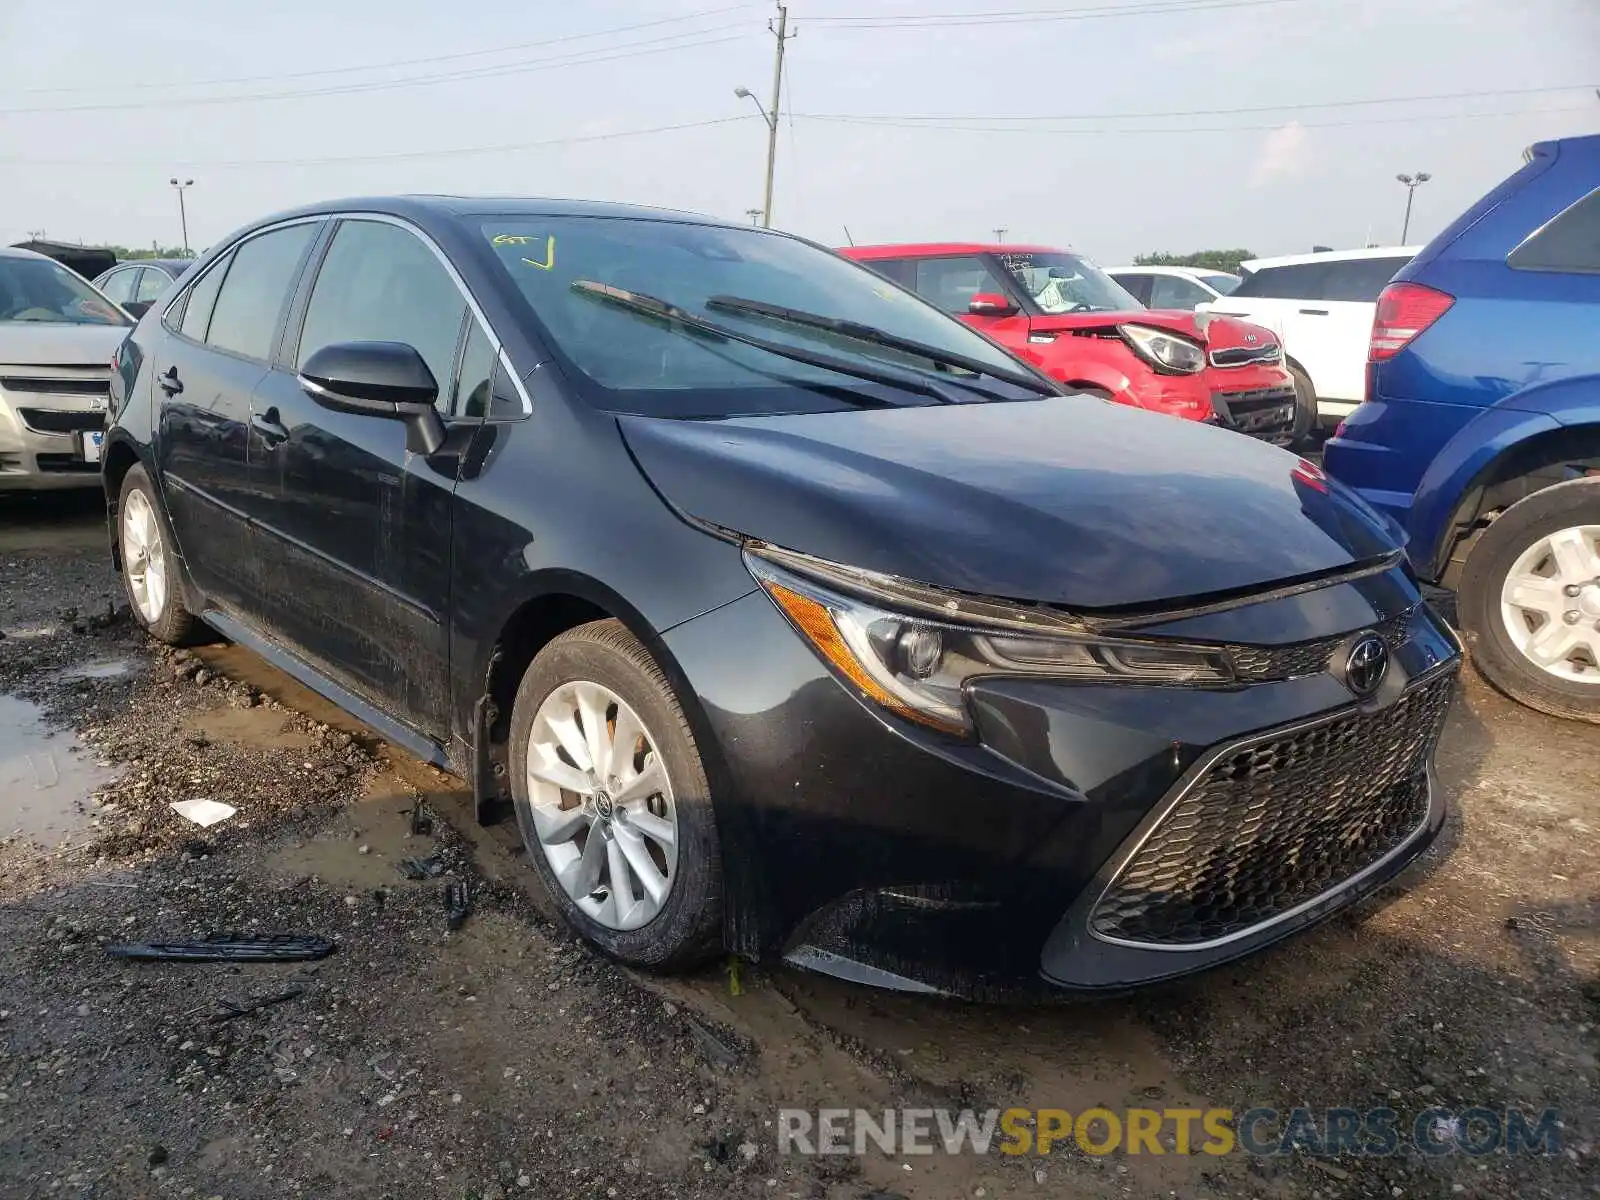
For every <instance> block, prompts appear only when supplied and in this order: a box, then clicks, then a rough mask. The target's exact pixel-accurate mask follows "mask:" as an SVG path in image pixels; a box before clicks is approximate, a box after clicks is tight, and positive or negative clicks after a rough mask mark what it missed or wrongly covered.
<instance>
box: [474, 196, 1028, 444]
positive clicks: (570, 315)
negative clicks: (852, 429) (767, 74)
mask: <svg viewBox="0 0 1600 1200" xmlns="http://www.w3.org/2000/svg"><path fill="white" fill-rule="evenodd" d="M482 232H483V236H484V239H485V240H486V241H487V242H488V244H489V246H490V248H491V249H492V251H493V254H494V257H495V258H496V259H497V260H498V262H499V263H500V265H501V266H502V267H503V268H504V270H505V271H506V272H507V273H508V274H509V276H510V277H511V279H512V281H513V282H514V283H515V284H516V287H517V289H518V290H519V291H520V292H521V293H522V295H523V296H524V297H526V299H527V300H528V303H529V304H530V306H531V307H532V309H533V314H534V317H535V319H536V321H537V322H538V324H539V325H540V326H541V327H542V329H543V331H544V332H545V334H546V335H547V338H548V340H549V342H550V343H551V348H552V349H553V350H554V351H555V353H556V354H557V356H558V357H559V358H560V359H563V360H564V363H563V365H564V366H570V367H571V368H572V369H573V371H574V372H575V373H576V375H577V376H578V377H579V379H578V382H579V384H580V388H581V389H582V390H585V391H586V392H587V393H588V394H589V398H590V400H591V402H593V403H595V404H597V405H598V406H599V407H602V408H606V409H609V410H611V411H617V412H634V413H644V414H647V415H652V416H673V417H718V416H741V415H753V414H759V413H773V412H796V411H827V410H832V409H843V408H850V407H856V406H859V405H860V404H864V403H874V404H882V403H906V404H921V403H927V402H929V397H927V396H926V395H922V394H913V393H909V392H905V391H903V390H897V389H896V388H895V387H894V386H893V384H892V383H890V382H887V380H888V379H892V378H893V377H894V376H895V375H896V374H898V375H899V376H902V377H908V376H911V377H926V378H928V379H934V380H937V379H953V378H957V377H961V378H965V379H978V378H983V379H984V381H985V384H984V386H985V387H989V386H991V384H990V382H989V380H988V377H987V376H986V375H985V376H979V375H978V374H977V373H976V372H975V371H973V370H971V369H968V368H967V366H962V367H959V368H954V369H953V368H952V367H951V365H950V364H949V363H947V362H943V361H941V360H942V358H943V357H944V356H949V357H950V358H951V359H955V360H958V361H959V362H962V363H964V364H970V366H972V367H976V368H979V369H981V370H983V371H988V370H991V369H992V370H993V371H995V372H997V373H1002V374H1003V375H1009V376H1013V377H1014V376H1016V375H1017V374H1019V373H1024V374H1025V373H1026V372H1025V371H1024V369H1023V368H1021V367H1019V365H1018V363H1017V361H1016V360H1015V359H1013V358H1011V357H1010V356H1009V355H1008V354H1006V353H1005V352H1004V351H1003V350H1001V349H999V348H998V347H996V346H995V345H994V344H993V343H992V342H990V341H989V340H988V339H986V338H984V337H982V336H980V335H979V334H977V333H974V332H973V331H972V330H970V329H968V328H966V327H965V326H964V325H962V324H961V323H960V322H958V321H955V320H952V319H951V318H949V317H947V316H945V315H944V314H943V313H941V312H939V311H938V310H937V309H935V308H933V307H932V306H930V305H928V304H926V303H924V302H923V301H921V300H919V299H917V297H915V296H913V295H911V294H910V293H909V292H906V291H903V290H902V289H900V288H898V287H896V286H895V285H893V284H891V283H889V282H887V281H886V280H884V279H882V278H880V277H879V276H877V275H875V274H873V273H872V272H870V271H867V270H865V269H863V268H861V267H858V266H856V265H855V264H854V263H850V262H847V261H845V260H844V259H842V258H840V257H838V256H837V255H835V254H833V253H831V252H829V251H827V250H822V249H819V248H818V247H816V246H812V245H810V244H808V243H806V242H802V241H800V240H798V239H796V238H792V237H788V236H785V235H782V234H775V233H770V232H767V231H764V230H759V229H740V228H735V227H725V226H716V225H698V224H689V223H684V222H676V221H661V220H652V219H636V218H623V217H581V216H565V217H543V218H530V217H526V216H515V217H504V218H499V219H491V220H486V221H484V222H483V225H482ZM619 294H627V295H631V296H638V297H646V298H648V300H649V304H647V305H645V306H644V307H651V306H656V305H655V302H657V301H659V302H661V304H662V305H665V306H670V308H671V309H675V310H678V311H681V312H682V313H684V314H686V315H687V316H688V317H689V318H692V319H694V320H696V321H698V322H702V323H703V322H711V323H714V324H715V325H718V326H721V327H722V328H724V329H727V330H730V331H735V332H737V333H738V334H739V335H741V337H748V338H750V339H752V341H766V342H768V343H771V344H776V345H780V346H783V347H792V348H796V349H797V350H799V351H801V352H802V353H803V354H804V356H805V357H808V358H817V357H819V356H826V357H828V358H832V359H836V360H841V361H842V362H844V363H853V364H859V365H861V366H862V367H863V368H864V369H865V368H869V367H870V368H872V371H867V372H865V373H867V374H877V375H883V376H885V378H882V379H870V378H869V379H863V378H861V377H859V376H857V375H852V374H849V373H845V372H841V371H837V370H832V369H830V368H829V367H827V366H825V365H820V364H818V363H815V362H800V361H795V360H794V359H791V358H787V357H784V356H782V355H779V354H775V353H773V352H772V351H771V350H770V349H762V348H761V347H760V346H759V345H755V344H751V342H746V341H742V340H736V339H730V338H718V337H715V336H707V335H706V332H705V331H704V330H703V329H702V330H700V331H699V332H698V333H697V332H696V331H695V330H693V329H690V328H688V323H687V322H684V321H674V320H672V319H670V318H668V317H667V316H665V310H662V314H663V315H661V316H659V317H653V316H651V315H649V314H648V313H645V312H642V311H641V306H640V305H638V304H621V303H616V302H614V300H615V297H617V296H618V295H619ZM608 297H610V298H611V300H609V301H608ZM713 301H715V303H711V302H713ZM656 307H658V308H659V306H656ZM763 310H767V311H763ZM775 310H788V311H789V312H791V313H797V314H800V315H803V316H812V315H815V316H821V317H824V318H829V319H830V321H829V323H830V324H831V325H833V326H834V328H819V327H816V326H815V325H812V324H808V323H806V322H803V321H796V320H792V319H785V318H784V317H783V316H782V315H781V313H779V312H777V311H775ZM875 334H881V335H887V336H886V337H885V338H884V340H887V341H889V342H897V343H907V344H914V345H915V346H917V347H921V348H923V349H925V350H926V351H927V352H928V353H926V354H919V353H916V352H915V351H914V349H912V348H908V347H907V346H906V345H884V344H882V341H874V340H871V337H872V335H875ZM992 386H993V387H994V388H995V390H996V392H997V393H998V394H999V395H1002V396H1004V397H1005V398H1010V397H1011V396H1012V395H1013V394H1014V395H1015V396H1016V397H1017V398H1019V399H1021V398H1024V397H1026V396H1029V395H1030V393H1029V392H1028V391H1027V390H1025V389H1021V388H1017V387H1015V386H1014V385H1011V384H1006V383H1000V384H996V385H992ZM962 398H963V399H966V400H981V399H982V395H981V394H979V393H976V392H972V393H970V394H965V393H964V394H963V397H962Z"/></svg>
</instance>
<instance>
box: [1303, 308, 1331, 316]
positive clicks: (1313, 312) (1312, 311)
mask: <svg viewBox="0 0 1600 1200" xmlns="http://www.w3.org/2000/svg"><path fill="white" fill-rule="evenodd" d="M1300 315H1301V316H1302V317H1325V316H1327V315H1328V310H1327V309H1325V308H1302V309H1301V310H1300Z"/></svg>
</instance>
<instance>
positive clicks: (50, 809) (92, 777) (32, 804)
mask: <svg viewBox="0 0 1600 1200" xmlns="http://www.w3.org/2000/svg"><path fill="white" fill-rule="evenodd" d="M114 776H115V772H113V771H111V770H110V769H108V768H105V767H102V766H99V765H98V764H97V763H96V762H95V760H94V759H93V758H92V757H90V755H89V754H88V753H86V752H85V751H84V750H83V748H82V747H81V746H80V745H79V744H78V741H77V739H76V738H75V737H74V736H73V735H72V734H71V733H70V732H69V731H67V730H63V729H58V728H56V727H54V726H52V725H49V724H47V723H46V722H45V721H44V719H43V715H42V713H41V712H40V709H39V706H38V705H36V704H31V703H29V702H28V701H26V700H22V699H19V698H18V697H16V696H0V837H11V836H21V837H25V838H27V839H28V840H30V841H32V842H35V843H37V844H39V845H41V846H57V845H60V844H61V843H62V842H66V841H70V840H71V839H72V838H73V837H74V836H75V835H77V834H80V833H83V832H84V831H86V830H88V829H89V828H91V826H92V824H93V820H94V818H93V814H92V812H91V810H90V805H89V803H88V800H89V795H90V793H91V792H93V791H94V790H95V789H96V788H98V787H101V786H103V785H104V784H106V783H109V782H110V781H111V780H112V778H113V777H114Z"/></svg>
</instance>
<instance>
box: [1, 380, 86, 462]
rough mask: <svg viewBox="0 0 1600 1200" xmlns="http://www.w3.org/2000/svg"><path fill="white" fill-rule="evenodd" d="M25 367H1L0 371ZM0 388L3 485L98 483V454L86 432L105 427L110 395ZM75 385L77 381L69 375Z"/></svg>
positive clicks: (40, 387) (41, 381)
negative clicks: (87, 448) (88, 446)
mask: <svg viewBox="0 0 1600 1200" xmlns="http://www.w3.org/2000/svg"><path fill="white" fill-rule="evenodd" d="M20 369H21V368H9V367H0V375H5V374H6V373H7V372H10V371H12V370H20ZM28 382H30V383H34V384H35V386H36V387H37V388H39V389H41V390H30V391H20V390H19V391H13V390H10V389H6V390H5V391H0V490H13V491H20V490H29V491H33V490H41V491H42V490H54V489H58V488H84V487H99V486H100V460H99V457H98V455H97V454H95V453H93V447H90V448H89V449H90V453H87V454H86V453H85V449H86V447H85V444H84V434H85V433H96V432H98V433H102V434H103V433H104V430H105V425H106V400H105V397H104V396H96V395H94V394H92V393H91V394H54V393H51V392H49V391H47V390H42V389H43V387H44V386H45V381H43V380H39V381H33V380H29V381H28ZM71 382H72V383H73V384H74V386H77V385H78V384H77V381H75V380H74V381H71Z"/></svg>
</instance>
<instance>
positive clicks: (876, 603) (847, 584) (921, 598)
mask: <svg viewBox="0 0 1600 1200" xmlns="http://www.w3.org/2000/svg"><path fill="white" fill-rule="evenodd" d="M744 558H745V564H746V566H748V567H749V568H750V573H751V574H752V575H754V576H755V578H756V580H757V582H759V583H760V584H761V586H762V588H764V589H765V590H766V593H767V595H768V596H769V597H771V599H772V601H773V603H774V604H776V605H777V606H778V609H779V611H781V612H782V613H783V614H784V615H785V616H786V617H788V618H789V622H790V623H791V624H792V625H793V626H794V627H795V629H796V630H797V631H798V632H799V633H800V635H801V636H802V637H803V638H804V639H805V640H806V641H807V642H808V643H810V645H811V647H812V649H813V650H815V651H816V652H817V653H818V654H819V655H820V656H821V657H822V659H823V661H824V662H826V663H827V664H828V665H829V666H830V667H832V668H833V670H834V672H835V673H836V674H838V675H839V676H840V677H841V678H842V679H843V680H844V681H845V682H847V683H848V684H849V685H850V686H852V687H853V688H854V689H855V691H856V692H857V693H858V694H859V695H861V696H862V697H863V698H865V699H867V700H870V701H872V702H873V703H874V704H877V705H879V706H880V707H882V708H885V709H887V710H889V711H890V712H892V713H894V714H896V715H898V716H901V717H905V718H907V719H908V720H912V721H917V722H919V723H921V724H923V725H929V726H932V727H933V728H935V729H939V730H942V731H944V732H946V733H954V734H962V735H966V734H969V733H970V732H971V730H972V723H971V719H970V717H969V716H968V713H967V705H966V687H967V684H969V683H971V682H972V681H973V680H976V679H981V678H985V677H994V676H1026V677H1030V678H1049V679H1063V680H1070V681H1074V682H1084V681H1087V682H1096V681H1098V682H1113V683H1115V682H1120V683H1145V684H1165V685H1169V686H1189V687H1196V686H1199V687H1205V686H1210V687H1217V686H1226V685H1229V684H1231V683H1232V682H1233V681H1234V674H1233V669H1232V666H1231V664H1230V663H1229V661H1228V658H1227V656H1226V654H1224V653H1223V652H1222V651H1220V650H1216V649H1213V648H1210V647H1204V646H1186V645H1179V644H1173V643H1168V642H1159V641H1140V640H1136V639H1130V638H1117V637H1101V636H1096V635H1094V634H1092V633H1090V632H1088V631H1086V630H1084V629H1083V628H1082V626H1081V625H1080V624H1079V623H1077V622H1075V621H1074V620H1073V619H1072V618H1071V617H1068V616H1067V615H1065V614H1063V613H1059V612H1057V611H1055V610H1053V609H1047V608H1043V607H1039V608H1031V607H1027V606H1019V605H1012V604H1009V603H1007V602H1005V601H999V600H987V599H983V598H980V597H965V596H957V595H955V594H953V593H944V592H940V591H938V590H936V589H933V588H927V587H924V586H923V585H921V584H916V583H912V582H910V581H908V580H903V579H897V578H895V577H893V576H887V575H880V574H876V573H874V572H869V571H862V570H858V569H856V568H852V567H844V566H840V565H839V564H836V563H830V562H827V561H825V560H823V559H817V558H812V557H810V556H809V555H803V554H796V553H794V552H793V551H787V550H779V549H777V548H775V547H770V546H764V545H759V544H752V545H747V546H746V548H745V555H744Z"/></svg>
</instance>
